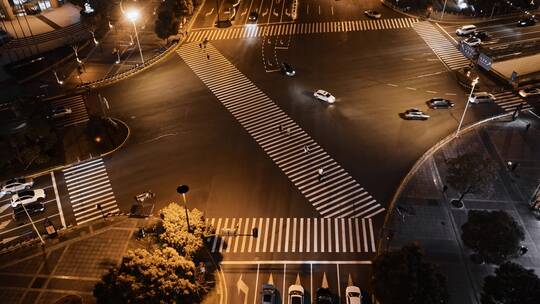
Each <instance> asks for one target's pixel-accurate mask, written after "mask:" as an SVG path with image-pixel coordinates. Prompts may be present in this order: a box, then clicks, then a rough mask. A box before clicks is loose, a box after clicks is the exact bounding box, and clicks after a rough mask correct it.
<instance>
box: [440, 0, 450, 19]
mask: <svg viewBox="0 0 540 304" xmlns="http://www.w3.org/2000/svg"><path fill="white" fill-rule="evenodd" d="M446 1H448V0H444V5H443V8H442V14H441V20H443V18H444V11H445V10H446Z"/></svg>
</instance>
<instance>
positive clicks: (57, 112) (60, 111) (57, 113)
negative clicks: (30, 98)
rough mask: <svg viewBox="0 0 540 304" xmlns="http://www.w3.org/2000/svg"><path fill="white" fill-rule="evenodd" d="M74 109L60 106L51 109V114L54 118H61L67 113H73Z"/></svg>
mask: <svg viewBox="0 0 540 304" xmlns="http://www.w3.org/2000/svg"><path fill="white" fill-rule="evenodd" d="M72 112H73V111H72V110H71V108H68V107H66V106H59V107H56V108H54V109H52V110H51V116H50V117H52V118H60V117H63V116H66V115H69V114H71V113H72Z"/></svg>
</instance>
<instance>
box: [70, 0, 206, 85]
mask: <svg viewBox="0 0 540 304" xmlns="http://www.w3.org/2000/svg"><path fill="white" fill-rule="evenodd" d="M205 3H206V0H203V1H202V3H201V4H200V5H199V8H198V9H197V12H196V13H195V14H193V15H192V17H191V18H190V20H189V22H188V25H187V27H186V31H188V32H189V31H191V27H192V26H193V23H194V22H195V19H197V17H198V16H199V13H200V12H201V10H202V7H203V6H204V4H205ZM182 44H183V41H179V42H178V43H175V44H173V45H172V46H170V47H169V48H168V49H167V50H165V51H164V52H163V53H160V54H157V55H156V56H154V57H152V58H150V59H149V60H148V61H146V63H145V64H143V65H136V66H135V67H134V68H132V69H130V70H127V71H124V72H122V73H119V74H115V75H112V76H110V77H106V78H102V79H99V80H96V81H93V82H89V83H84V84H82V85H77V86H76V88H77V89H81V88H90V89H97V88H102V87H106V86H109V85H112V84H115V83H117V82H120V81H122V80H124V79H127V78H130V77H132V76H135V75H137V74H139V73H141V72H143V71H145V70H147V69H149V68H151V67H153V66H154V65H155V64H157V63H159V62H161V61H163V59H165V58H167V57H168V56H169V55H170V54H171V53H174V52H175V51H176V50H177V49H178V48H179V47H180V46H181V45H182Z"/></svg>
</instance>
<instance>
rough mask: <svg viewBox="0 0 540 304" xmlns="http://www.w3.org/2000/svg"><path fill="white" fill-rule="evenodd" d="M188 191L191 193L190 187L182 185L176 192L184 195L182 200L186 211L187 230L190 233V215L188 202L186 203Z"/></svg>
mask: <svg viewBox="0 0 540 304" xmlns="http://www.w3.org/2000/svg"><path fill="white" fill-rule="evenodd" d="M188 191H189V187H188V186H187V185H181V186H179V187H178V188H176V192H178V193H180V194H182V198H183V199H184V210H185V211H186V222H187V230H188V233H190V232H191V229H190V226H189V215H188V210H187V202H186V193H187V192H188Z"/></svg>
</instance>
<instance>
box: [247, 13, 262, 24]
mask: <svg viewBox="0 0 540 304" xmlns="http://www.w3.org/2000/svg"><path fill="white" fill-rule="evenodd" d="M257 19H259V13H257V12H255V11H253V12H251V13H249V16H248V21H250V22H256V21H257Z"/></svg>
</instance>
